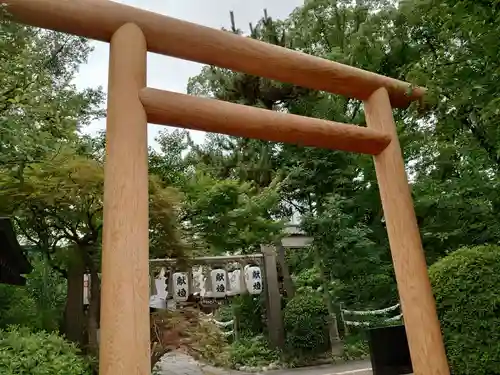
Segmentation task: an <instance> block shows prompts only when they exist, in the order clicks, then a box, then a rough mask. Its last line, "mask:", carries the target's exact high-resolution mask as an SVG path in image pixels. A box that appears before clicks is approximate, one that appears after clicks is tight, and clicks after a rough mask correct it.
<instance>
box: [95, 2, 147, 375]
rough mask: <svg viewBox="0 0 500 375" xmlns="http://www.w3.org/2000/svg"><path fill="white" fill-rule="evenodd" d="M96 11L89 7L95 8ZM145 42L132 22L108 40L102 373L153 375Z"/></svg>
mask: <svg viewBox="0 0 500 375" xmlns="http://www.w3.org/2000/svg"><path fill="white" fill-rule="evenodd" d="M89 6H90V4H89ZM146 51H147V50H146V40H145V38H144V35H143V33H142V31H141V30H140V29H139V27H137V26H136V25H134V24H131V23H129V24H126V25H124V26H121V27H120V28H119V29H118V30H117V31H116V32H115V33H114V35H113V37H112V38H111V42H110V58H109V86H108V118H107V124H106V164H105V174H106V178H105V181H104V227H103V251H102V284H101V285H102V296H101V304H102V308H101V343H100V353H99V354H100V358H99V374H100V375H149V373H150V369H151V364H150V363H151V358H150V354H149V351H150V340H149V303H148V301H149V279H148V275H149V256H148V255H149V251H148V248H149V240H148V226H149V218H148V148H147V120H146V113H145V112H144V108H143V106H142V104H141V101H140V100H139V90H140V89H142V88H143V87H145V86H146Z"/></svg>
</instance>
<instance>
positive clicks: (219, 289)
mask: <svg viewBox="0 0 500 375" xmlns="http://www.w3.org/2000/svg"><path fill="white" fill-rule="evenodd" d="M210 276H211V279H212V297H214V298H222V297H225V296H226V277H227V274H226V270H224V269H222V268H216V269H213V270H212V272H210Z"/></svg>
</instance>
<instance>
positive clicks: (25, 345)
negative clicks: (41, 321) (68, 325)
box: [0, 326, 92, 375]
mask: <svg viewBox="0 0 500 375" xmlns="http://www.w3.org/2000/svg"><path fill="white" fill-rule="evenodd" d="M91 373H92V371H91V366H90V363H89V362H88V361H86V360H85V358H84V357H82V356H81V355H80V352H79V350H78V349H77V348H76V347H75V346H74V345H73V344H71V343H69V342H68V341H66V340H64V338H62V337H61V336H59V335H57V334H55V333H46V332H43V331H42V332H36V333H34V332H31V331H30V330H29V329H28V328H19V327H16V326H11V327H9V328H8V329H6V330H2V331H0V374H2V375H21V374H30V375H47V374H54V375H55V374H57V375H91Z"/></svg>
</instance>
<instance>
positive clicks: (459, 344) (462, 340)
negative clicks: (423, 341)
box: [422, 246, 500, 375]
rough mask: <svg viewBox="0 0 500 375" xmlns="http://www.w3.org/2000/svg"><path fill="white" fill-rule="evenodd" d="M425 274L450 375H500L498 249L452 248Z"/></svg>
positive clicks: (499, 265)
mask: <svg viewBox="0 0 500 375" xmlns="http://www.w3.org/2000/svg"><path fill="white" fill-rule="evenodd" d="M429 276H430V279H431V283H432V287H433V290H434V294H435V297H436V305H437V310H438V315H439V319H440V321H441V327H442V329H443V332H444V338H445V344H446V350H447V354H448V359H449V362H450V366H451V367H452V371H453V374H454V375H470V374H474V375H495V374H500V288H499V287H500V247H498V246H479V247H474V248H463V249H460V250H457V251H455V252H453V253H451V254H450V255H448V256H447V257H445V258H443V259H441V260H440V261H438V262H436V263H435V264H433V265H432V266H431V267H430V269H429ZM422 329H425V327H422Z"/></svg>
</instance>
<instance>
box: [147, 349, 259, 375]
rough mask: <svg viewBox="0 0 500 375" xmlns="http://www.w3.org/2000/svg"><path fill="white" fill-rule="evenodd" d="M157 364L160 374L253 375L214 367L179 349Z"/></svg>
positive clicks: (165, 356) (166, 355)
mask: <svg viewBox="0 0 500 375" xmlns="http://www.w3.org/2000/svg"><path fill="white" fill-rule="evenodd" d="M157 366H158V375H251V374H250V373H246V372H242V371H237V370H227V369H223V368H218V367H213V366H210V365H207V364H204V363H201V362H199V361H197V360H195V359H194V358H193V357H191V356H189V355H187V354H185V353H183V352H178V351H173V352H170V353H167V354H165V355H164V356H163V357H162V358H161V360H160V361H159V362H158V363H157ZM155 375H156V374H155ZM253 375H255V374H253Z"/></svg>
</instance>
